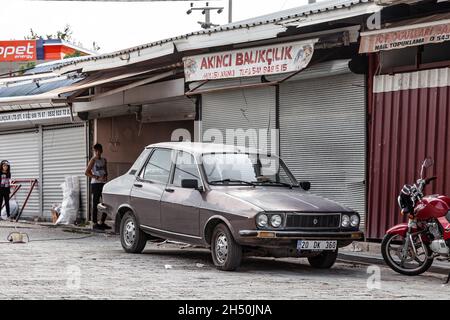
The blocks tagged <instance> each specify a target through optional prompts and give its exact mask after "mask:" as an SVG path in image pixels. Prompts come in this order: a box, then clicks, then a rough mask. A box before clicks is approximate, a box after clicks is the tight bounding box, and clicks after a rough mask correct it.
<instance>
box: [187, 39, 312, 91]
mask: <svg viewBox="0 0 450 320" xmlns="http://www.w3.org/2000/svg"><path fill="white" fill-rule="evenodd" d="M316 42H317V39H311V40H304V41H297V42H290V43H283V44H275V45H270V46H264V47H256V48H247V49H239V50H233V51H224V52H217V53H211V54H206V55H197V56H190V57H185V58H183V62H184V73H185V77H186V82H189V81H199V80H213V79H226V78H240V77H254V76H262V75H270V74H277V73H285V72H293V71H299V70H301V69H303V68H305V67H306V66H307V65H308V63H309V62H310V61H311V58H312V55H313V53H314V44H315V43H316Z"/></svg>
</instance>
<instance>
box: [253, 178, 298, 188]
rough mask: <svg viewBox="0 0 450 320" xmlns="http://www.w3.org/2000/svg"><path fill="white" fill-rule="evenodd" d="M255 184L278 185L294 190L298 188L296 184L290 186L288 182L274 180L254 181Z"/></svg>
mask: <svg viewBox="0 0 450 320" xmlns="http://www.w3.org/2000/svg"><path fill="white" fill-rule="evenodd" d="M253 183H269V184H277V185H282V186H286V187H289V188H291V189H292V187H297V185H294V184H290V183H287V182H281V181H273V180H262V181H254V182H253Z"/></svg>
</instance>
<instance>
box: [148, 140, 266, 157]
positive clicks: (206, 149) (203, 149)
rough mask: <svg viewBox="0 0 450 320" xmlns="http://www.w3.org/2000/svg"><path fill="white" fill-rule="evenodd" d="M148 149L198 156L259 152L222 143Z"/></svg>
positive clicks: (170, 144)
mask: <svg viewBox="0 0 450 320" xmlns="http://www.w3.org/2000/svg"><path fill="white" fill-rule="evenodd" d="M146 148H169V149H175V150H181V151H186V152H190V153H194V154H197V155H199V154H203V153H217V152H239V153H243V152H250V153H257V152H258V151H257V150H256V149H249V148H245V147H240V146H233V145H227V144H220V143H204V142H160V143H155V144H151V145H148V146H147V147H146Z"/></svg>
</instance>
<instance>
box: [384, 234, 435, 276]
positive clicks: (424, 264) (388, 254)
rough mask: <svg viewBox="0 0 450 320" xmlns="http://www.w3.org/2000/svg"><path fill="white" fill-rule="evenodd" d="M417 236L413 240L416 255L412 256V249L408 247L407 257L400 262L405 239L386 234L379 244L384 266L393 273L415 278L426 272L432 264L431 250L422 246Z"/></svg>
mask: <svg viewBox="0 0 450 320" xmlns="http://www.w3.org/2000/svg"><path fill="white" fill-rule="evenodd" d="M417 240H418V236H415V237H414V238H413V241H414V245H415V247H416V251H417V255H414V250H413V247H412V246H411V244H410V246H409V248H408V256H407V257H406V259H405V260H404V261H403V262H402V259H401V250H402V247H403V245H404V243H405V237H403V236H401V235H399V234H387V235H385V236H384V238H383V241H382V242H381V253H382V255H383V259H384V261H385V262H386V264H387V265H388V266H389V267H390V268H391V269H392V270H394V271H396V272H398V273H401V274H404V275H407V276H416V275H419V274H422V273H424V272H425V271H427V270H428V269H429V268H430V267H431V265H432V264H433V258H429V256H430V253H431V250H430V248H429V247H428V246H427V245H424V246H422V245H421V242H420V241H417Z"/></svg>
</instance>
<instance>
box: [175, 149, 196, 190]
mask: <svg viewBox="0 0 450 320" xmlns="http://www.w3.org/2000/svg"><path fill="white" fill-rule="evenodd" d="M183 179H195V180H197V181H198V185H199V186H200V185H201V179H200V173H199V171H198V167H197V164H196V162H195V159H194V157H193V156H192V155H191V154H189V153H187V152H183V151H180V152H179V153H178V157H177V161H176V164H175V172H174V176H173V185H174V186H176V187H181V180H183Z"/></svg>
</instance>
